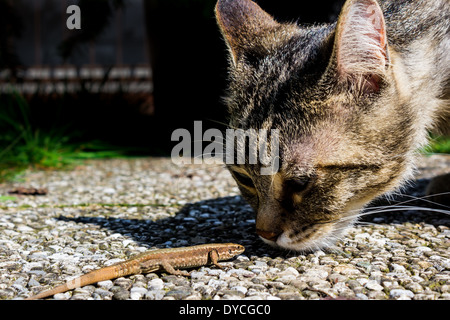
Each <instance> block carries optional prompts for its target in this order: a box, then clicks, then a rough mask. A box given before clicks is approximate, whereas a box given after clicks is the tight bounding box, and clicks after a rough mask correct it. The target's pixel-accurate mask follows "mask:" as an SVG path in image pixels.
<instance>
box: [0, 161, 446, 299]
mask: <svg viewBox="0 0 450 320" xmlns="http://www.w3.org/2000/svg"><path fill="white" fill-rule="evenodd" d="M449 168H450V156H433V157H430V158H424V160H423V161H422V167H421V168H420V173H419V176H418V177H419V180H418V181H417V183H415V184H414V186H412V187H411V188H410V189H409V190H407V192H406V193H407V194H408V195H413V196H421V195H422V194H423V188H424V186H425V185H426V181H427V179H428V178H429V177H431V176H433V175H435V174H438V173H443V172H448V171H449ZM19 186H26V187H36V188H40V187H45V188H47V189H48V194H47V195H43V196H24V195H14V196H13V197H14V198H11V199H9V200H7V199H6V198H5V197H2V198H0V199H2V201H1V202H0V299H17V298H18V299H21V298H25V297H28V296H29V295H31V294H32V293H37V292H40V291H42V290H44V289H48V288H50V287H53V286H55V285H57V284H61V283H63V282H64V281H66V280H68V279H73V278H74V277H76V276H78V275H80V274H83V273H86V272H89V271H91V270H94V269H97V268H100V267H103V266H107V265H111V264H113V263H116V262H118V261H122V260H125V259H127V258H129V257H131V256H132V255H134V254H137V253H140V252H143V251H146V250H149V249H153V248H165V247H179V246H189V245H195V244H201V243H208V242H237V243H241V244H243V245H244V246H245V247H246V252H245V253H244V254H243V255H240V256H238V257H237V258H236V259H234V260H232V261H231V262H226V263H224V264H225V265H227V266H228V267H230V268H229V269H228V270H226V271H223V270H219V269H216V268H214V267H202V268H198V269H196V270H194V271H193V273H192V277H191V278H186V277H179V276H172V275H167V274H164V273H162V274H155V273H150V274H146V275H135V276H130V277H124V278H118V279H115V280H112V281H104V282H100V283H98V284H95V285H90V286H86V287H83V288H78V289H75V290H73V291H71V292H67V293H64V294H58V295H56V296H54V297H53V298H54V299H60V300H63V299H74V300H85V299H100V300H110V299H133V300H134V299H157V300H159V299H166V300H167V299H176V300H179V299H194V300H197V299H214V300H215V299H262V300H265V299H276V300H278V299H319V298H337V297H339V298H341V299H418V300H423V299H425V300H428V299H432V300H435V299H444V300H450V250H449V247H450V216H449V215H445V214H439V213H434V212H425V211H414V210H409V211H396V212H390V213H383V214H377V215H369V216H367V217H366V218H365V219H364V221H363V222H362V223H361V224H360V225H358V226H355V227H353V228H351V229H349V231H348V233H347V235H346V236H345V238H344V239H342V240H341V241H339V242H338V243H337V244H336V246H335V247H333V248H330V249H329V250H326V251H317V252H314V253H310V254H300V255H298V254H295V253H293V252H285V251H279V250H275V249H272V248H270V247H268V246H266V245H265V244H263V242H262V241H260V240H259V239H258V238H257V236H256V235H255V233H254V227H255V220H254V214H253V213H252V211H251V209H250V207H249V206H248V205H247V204H245V202H244V201H243V200H242V199H241V197H240V196H239V193H238V189H237V187H236V185H235V183H234V182H233V181H232V179H231V176H230V175H229V173H228V172H227V171H226V170H224V169H223V168H222V167H221V166H203V165H202V166H199V165H192V166H183V167H179V166H176V165H174V164H172V163H171V161H170V159H162V158H148V159H131V160H130V159H127V160H107V161H90V162H88V163H87V165H86V166H80V167H77V168H75V170H72V171H59V172H52V171H37V172H27V173H26V174H25V175H24V176H23V180H22V181H20V182H15V183H10V184H0V196H10V195H8V190H11V189H12V188H15V187H19ZM400 200H410V198H409V197H408V196H404V197H402V198H399V199H398V201H400ZM408 204H412V203H408ZM414 205H420V206H423V207H427V206H429V205H430V204H429V203H427V202H424V201H416V202H415V203H414Z"/></svg>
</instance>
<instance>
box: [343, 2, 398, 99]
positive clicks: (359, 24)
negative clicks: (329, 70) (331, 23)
mask: <svg viewBox="0 0 450 320" xmlns="http://www.w3.org/2000/svg"><path fill="white" fill-rule="evenodd" d="M334 53H335V59H336V60H335V63H336V68H337V73H338V76H339V78H340V79H341V80H345V81H349V82H350V83H352V82H357V83H352V85H357V86H358V88H360V89H362V90H363V91H378V90H379V86H380V81H381V79H383V77H384V75H385V73H386V69H387V66H388V65H389V52H388V45H387V37H386V25H385V22H384V17H383V12H382V10H381V8H380V6H379V5H378V3H377V1H376V0H348V1H347V2H346V3H345V5H344V7H343V9H342V11H341V14H340V16H339V20H338V23H337V27H336V36H335V45H334Z"/></svg>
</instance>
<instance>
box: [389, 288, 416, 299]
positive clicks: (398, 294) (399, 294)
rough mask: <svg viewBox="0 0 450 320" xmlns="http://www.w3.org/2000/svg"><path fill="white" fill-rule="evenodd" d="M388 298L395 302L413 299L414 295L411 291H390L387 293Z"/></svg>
mask: <svg viewBox="0 0 450 320" xmlns="http://www.w3.org/2000/svg"><path fill="white" fill-rule="evenodd" d="M389 297H390V298H392V299H397V300H405V299H407V300H409V299H412V298H413V297H414V293H413V292H412V291H411V290H403V289H392V290H391V291H390V292H389Z"/></svg>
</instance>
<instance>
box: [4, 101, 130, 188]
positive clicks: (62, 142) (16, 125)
mask: <svg viewBox="0 0 450 320" xmlns="http://www.w3.org/2000/svg"><path fill="white" fill-rule="evenodd" d="M0 128H2V131H1V132H0V181H2V180H3V181H4V180H11V179H13V178H14V177H16V176H17V174H18V173H20V172H22V171H23V170H25V169H27V168H29V167H32V168H39V169H65V168H68V167H70V166H72V165H73V164H78V163H79V162H80V160H83V159H93V158H112V157H120V156H123V155H124V154H125V152H126V149H124V148H118V147H114V146H112V145H110V144H108V143H105V142H102V141H91V142H88V143H86V142H80V141H78V139H77V138H78V137H79V133H78V132H77V130H75V129H73V128H72V127H71V126H70V125H68V124H66V125H61V124H54V125H52V126H51V127H50V128H48V127H47V128H45V127H41V126H40V125H39V124H37V123H33V116H32V112H31V109H30V106H29V104H28V103H27V101H26V100H25V99H24V98H23V97H22V96H21V95H20V94H18V93H16V92H13V93H12V94H10V95H5V96H2V98H1V100H0Z"/></svg>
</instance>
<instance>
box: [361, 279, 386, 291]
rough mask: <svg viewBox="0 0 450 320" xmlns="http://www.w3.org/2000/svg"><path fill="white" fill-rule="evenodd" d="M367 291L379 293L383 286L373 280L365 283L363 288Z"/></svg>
mask: <svg viewBox="0 0 450 320" xmlns="http://www.w3.org/2000/svg"><path fill="white" fill-rule="evenodd" d="M364 287H366V288H367V289H369V290H374V291H381V290H383V286H381V285H380V284H379V283H378V282H377V281H375V280H369V281H367V283H366V285H365V286H364Z"/></svg>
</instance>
